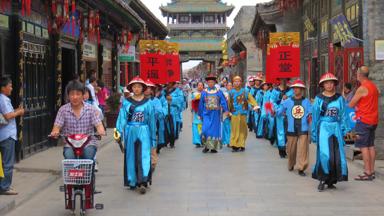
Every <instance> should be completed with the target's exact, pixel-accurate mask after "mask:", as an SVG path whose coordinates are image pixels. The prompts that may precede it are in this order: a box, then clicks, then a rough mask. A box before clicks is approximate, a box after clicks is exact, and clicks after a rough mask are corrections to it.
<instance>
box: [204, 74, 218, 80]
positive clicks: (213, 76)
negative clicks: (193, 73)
mask: <svg viewBox="0 0 384 216" xmlns="http://www.w3.org/2000/svg"><path fill="white" fill-rule="evenodd" d="M205 80H206V81H208V80H214V81H216V80H217V77H216V76H215V75H214V74H210V75H208V76H207V77H205Z"/></svg>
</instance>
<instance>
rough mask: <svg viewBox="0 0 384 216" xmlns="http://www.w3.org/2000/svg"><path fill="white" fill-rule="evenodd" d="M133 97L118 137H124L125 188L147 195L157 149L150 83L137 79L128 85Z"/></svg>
mask: <svg viewBox="0 0 384 216" xmlns="http://www.w3.org/2000/svg"><path fill="white" fill-rule="evenodd" d="M127 88H128V90H129V91H130V92H133V96H132V97H130V98H128V99H127V100H125V101H124V103H123V106H122V108H121V109H120V113H119V117H118V119H117V122H116V128H115V133H114V138H115V139H116V140H117V141H120V139H121V137H122V138H123V142H124V146H125V151H124V186H127V187H130V189H131V190H134V189H136V187H138V188H139V191H140V193H142V194H144V193H146V189H147V188H148V187H149V184H150V183H151V181H152V179H151V176H152V169H151V150H152V149H153V148H155V147H156V119H155V111H154V108H153V104H152V102H151V101H150V100H149V99H148V98H145V96H144V91H145V89H146V88H147V85H146V83H145V82H144V81H143V80H142V79H141V78H139V77H135V78H134V79H132V81H131V82H129V84H128V86H127Z"/></svg>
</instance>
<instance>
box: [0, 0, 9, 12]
mask: <svg viewBox="0 0 384 216" xmlns="http://www.w3.org/2000/svg"><path fill="white" fill-rule="evenodd" d="M10 8H11V0H2V1H1V2H0V10H1V11H2V12H5V11H7V10H9V9H10Z"/></svg>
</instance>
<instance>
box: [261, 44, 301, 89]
mask: <svg viewBox="0 0 384 216" xmlns="http://www.w3.org/2000/svg"><path fill="white" fill-rule="evenodd" d="M266 60H267V67H266V69H267V71H266V79H267V81H268V82H272V83H278V80H277V78H295V77H299V76H300V47H296V46H292V45H289V46H280V45H275V46H273V47H270V51H269V54H268V55H267V59H266Z"/></svg>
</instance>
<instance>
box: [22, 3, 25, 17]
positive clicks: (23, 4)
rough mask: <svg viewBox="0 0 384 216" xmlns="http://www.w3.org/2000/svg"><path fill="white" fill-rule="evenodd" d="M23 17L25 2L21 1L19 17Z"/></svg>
mask: <svg viewBox="0 0 384 216" xmlns="http://www.w3.org/2000/svg"><path fill="white" fill-rule="evenodd" d="M24 15H25V0H21V16H24Z"/></svg>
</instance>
